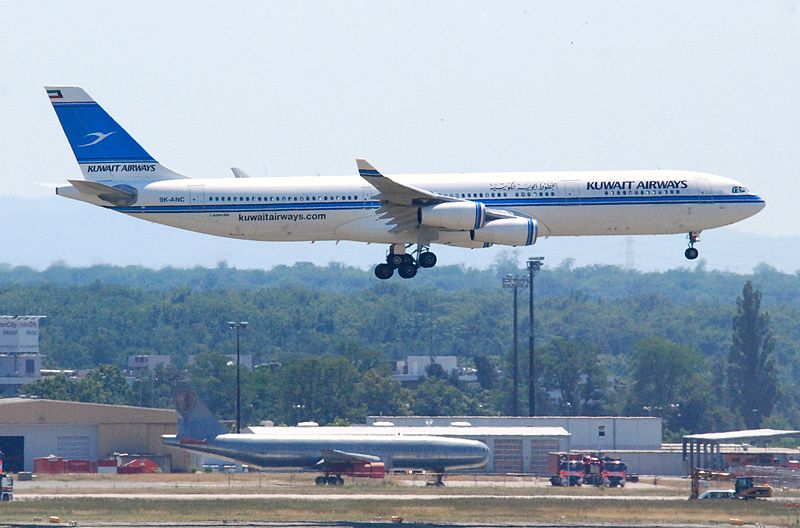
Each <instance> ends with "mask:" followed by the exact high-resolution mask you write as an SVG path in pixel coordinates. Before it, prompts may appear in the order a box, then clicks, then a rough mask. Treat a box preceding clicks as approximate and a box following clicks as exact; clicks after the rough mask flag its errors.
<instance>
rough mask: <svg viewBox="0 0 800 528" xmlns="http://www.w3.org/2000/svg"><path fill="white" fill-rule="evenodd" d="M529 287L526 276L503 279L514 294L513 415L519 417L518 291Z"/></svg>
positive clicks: (505, 286) (509, 276)
mask: <svg viewBox="0 0 800 528" xmlns="http://www.w3.org/2000/svg"><path fill="white" fill-rule="evenodd" d="M527 285H528V278H527V277H525V276H514V275H511V274H510V273H509V274H508V275H506V276H505V277H503V288H511V290H512V291H513V292H514V354H513V355H512V358H511V373H512V383H511V398H512V400H511V415H512V416H519V359H518V348H519V338H518V335H519V334H518V332H517V290H519V289H520V288H524V287H525V286H527Z"/></svg>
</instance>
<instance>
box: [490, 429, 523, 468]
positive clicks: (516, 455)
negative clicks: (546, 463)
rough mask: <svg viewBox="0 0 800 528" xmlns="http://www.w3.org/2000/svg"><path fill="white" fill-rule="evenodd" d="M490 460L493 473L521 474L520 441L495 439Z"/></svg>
mask: <svg viewBox="0 0 800 528" xmlns="http://www.w3.org/2000/svg"><path fill="white" fill-rule="evenodd" d="M492 458H493V459H494V472H495V473H522V439H521V438H520V439H516V438H495V440H494V452H493V453H492Z"/></svg>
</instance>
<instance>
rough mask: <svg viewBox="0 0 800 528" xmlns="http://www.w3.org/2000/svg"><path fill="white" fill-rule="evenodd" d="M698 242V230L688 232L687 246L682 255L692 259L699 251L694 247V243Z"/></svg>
mask: <svg viewBox="0 0 800 528" xmlns="http://www.w3.org/2000/svg"><path fill="white" fill-rule="evenodd" d="M696 242H700V232H699V231H692V232H691V233H689V247H688V248H686V251H684V252H683V254H684V256H685V257H686V258H687V259H689V260H694V259H696V258H697V255H699V254H700V253H699V252H698V251H697V249H695V247H694V244H695V243H696Z"/></svg>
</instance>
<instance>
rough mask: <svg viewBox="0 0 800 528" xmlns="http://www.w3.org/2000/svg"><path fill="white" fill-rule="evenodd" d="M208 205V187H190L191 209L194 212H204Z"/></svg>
mask: <svg viewBox="0 0 800 528" xmlns="http://www.w3.org/2000/svg"><path fill="white" fill-rule="evenodd" d="M205 204H206V186H205V185H190V186H189V208H190V209H191V210H192V211H202V210H204V209H205V208H206V207H205Z"/></svg>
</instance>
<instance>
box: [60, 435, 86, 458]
mask: <svg viewBox="0 0 800 528" xmlns="http://www.w3.org/2000/svg"><path fill="white" fill-rule="evenodd" d="M90 445H91V444H90V443H89V437H88V436H59V437H58V438H57V439H56V451H58V453H57V454H58V456H60V457H64V458H66V459H67V460H89V458H90V454H91V449H90Z"/></svg>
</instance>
